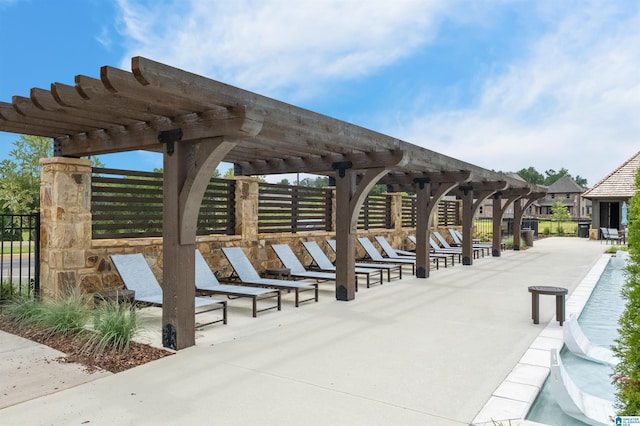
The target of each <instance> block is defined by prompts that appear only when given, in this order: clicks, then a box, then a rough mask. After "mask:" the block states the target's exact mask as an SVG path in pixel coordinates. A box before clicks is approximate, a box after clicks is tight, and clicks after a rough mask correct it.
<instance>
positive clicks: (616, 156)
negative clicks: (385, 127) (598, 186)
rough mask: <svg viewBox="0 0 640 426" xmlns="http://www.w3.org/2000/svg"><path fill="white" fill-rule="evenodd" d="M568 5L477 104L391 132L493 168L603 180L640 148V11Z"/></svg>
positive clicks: (416, 119) (629, 5) (631, 5)
mask: <svg viewBox="0 0 640 426" xmlns="http://www.w3.org/2000/svg"><path fill="white" fill-rule="evenodd" d="M567 3H569V2H567ZM567 3H565V4H564V6H566V7H565V8H564V10H558V9H555V10H553V12H554V13H548V18H549V19H551V21H549V22H547V24H548V25H549V28H550V29H549V31H548V33H547V34H545V35H543V36H541V37H539V38H538V39H536V40H532V41H531V43H530V45H528V46H523V48H524V49H525V50H526V51H527V52H528V54H527V55H526V56H525V58H524V59H521V60H520V61H518V62H514V63H512V64H511V65H510V67H509V69H508V71H507V72H505V73H503V74H501V75H496V76H494V77H492V78H490V79H487V80H486V81H485V82H484V85H483V87H482V89H481V93H480V97H479V101H478V102H477V104H476V105H474V106H471V107H469V108H466V109H462V110H457V111H444V112H439V113H437V114H430V115H426V116H415V117H414V119H413V120H412V121H411V123H410V124H408V125H407V126H404V127H403V128H402V129H395V130H392V131H393V132H395V133H394V134H400V135H401V137H403V138H404V139H406V140H409V141H412V142H415V143H418V144H420V145H423V146H425V147H428V148H430V149H433V150H435V151H438V152H442V153H444V154H447V155H450V156H453V157H457V158H460V159H462V160H465V161H469V162H471V163H474V164H478V165H480V166H483V167H487V168H493V169H498V170H505V171H508V170H509V171H517V170H519V169H521V168H526V167H529V166H534V167H536V168H537V169H538V171H539V172H544V171H545V170H547V169H550V168H553V169H556V170H559V169H560V168H562V167H564V168H567V169H568V170H569V172H570V173H572V174H573V175H580V176H582V177H586V178H587V179H588V181H589V184H590V185H593V184H595V183H597V182H598V181H599V180H600V179H602V178H604V177H605V176H606V175H607V174H608V173H610V172H611V171H613V170H614V168H615V167H617V166H619V165H620V164H622V162H624V161H626V160H627V159H628V158H629V157H631V155H633V154H634V153H635V152H637V151H638V150H640V143H639V142H640V120H638V116H639V114H640V79H639V78H638V69H640V31H639V30H638V29H639V28H640V10H639V7H638V6H637V5H635V2H629V3H627V7H626V8H624V9H616V7H615V6H612V5H613V4H614V3H611V2H590V3H584V2H578V3H577V4H576V3H573V4H571V3H570V4H567ZM580 5H583V6H584V7H579V6H580ZM543 12H551V11H548V10H547V11H543Z"/></svg>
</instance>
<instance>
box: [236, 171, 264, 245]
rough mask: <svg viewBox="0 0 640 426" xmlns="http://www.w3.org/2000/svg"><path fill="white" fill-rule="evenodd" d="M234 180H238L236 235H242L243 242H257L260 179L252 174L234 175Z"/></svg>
mask: <svg viewBox="0 0 640 426" xmlns="http://www.w3.org/2000/svg"><path fill="white" fill-rule="evenodd" d="M233 180H235V181H236V235H240V236H242V241H243V242H252V243H253V242H256V241H258V194H259V191H258V183H259V180H258V179H257V178H254V177H250V176H234V177H233ZM247 245H251V244H247Z"/></svg>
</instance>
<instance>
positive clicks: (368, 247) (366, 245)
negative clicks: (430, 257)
mask: <svg viewBox="0 0 640 426" xmlns="http://www.w3.org/2000/svg"><path fill="white" fill-rule="evenodd" d="M358 242H359V243H360V245H361V246H362V248H363V249H364V251H365V253H366V254H367V255H366V258H367V259H369V260H371V261H372V262H381V263H395V264H398V265H411V273H412V274H413V275H415V274H416V260H415V259H409V258H405V259H399V258H390V257H384V256H382V255H381V254H380V252H379V251H378V249H376V247H375V246H374V245H373V243H372V242H371V240H369V239H368V238H366V237H360V238H358ZM437 268H438V264H437V263H436V269H437Z"/></svg>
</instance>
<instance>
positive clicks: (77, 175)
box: [40, 157, 415, 297]
mask: <svg viewBox="0 0 640 426" xmlns="http://www.w3.org/2000/svg"><path fill="white" fill-rule="evenodd" d="M41 165H42V180H41V182H42V183H41V188H40V193H41V217H42V220H41V244H42V246H41V275H40V282H41V288H42V294H43V296H44V297H49V296H52V295H55V294H57V293H58V292H60V291H64V290H68V289H70V288H76V287H77V288H81V289H82V290H85V291H87V292H94V291H98V290H103V289H107V288H119V287H122V285H123V284H122V280H121V279H120V276H119V275H118V273H117V271H116V270H115V268H114V266H113V264H112V263H111V261H110V259H109V256H110V255H112V254H123V253H142V254H143V255H144V256H145V258H146V259H147V261H148V262H149V264H150V266H151V268H152V270H153V271H154V274H155V275H156V277H157V278H158V281H159V282H160V283H162V238H126V239H109V240H92V238H91V236H92V232H91V162H90V161H88V160H81V159H73V158H64V157H55V158H47V159H42V160H41ZM235 179H236V180H237V181H238V184H237V185H236V235H233V236H226V235H212V236H202V237H198V238H197V246H198V249H199V250H200V251H201V252H202V254H203V256H204V257H205V259H207V260H208V262H209V265H210V266H211V267H212V269H213V270H214V271H215V272H216V274H217V275H218V276H219V277H226V276H229V275H230V274H231V267H230V266H229V265H228V263H227V261H226V259H225V257H224V255H223V254H222V252H221V250H220V249H221V248H222V247H227V246H240V247H244V248H245V253H246V254H247V255H248V257H249V258H250V259H251V260H252V262H253V264H254V266H255V268H256V269H257V270H258V271H259V272H260V271H264V269H266V268H270V267H279V266H280V262H279V260H278V258H277V257H276V255H275V253H274V251H273V250H272V249H271V248H270V246H271V245H272V244H279V243H286V244H289V245H290V246H291V247H292V248H293V250H294V251H295V252H296V254H297V255H298V257H299V258H301V260H302V261H303V263H304V264H309V263H310V262H311V258H310V256H309V255H308V254H307V253H306V250H305V249H304V247H303V246H302V241H309V240H315V241H317V242H318V243H319V244H320V245H321V247H324V248H325V252H326V253H327V254H328V255H329V257H330V258H333V254H332V252H331V250H330V249H328V248H327V247H325V243H324V241H325V240H327V239H331V238H335V233H334V232H326V231H310V232H300V233H297V234H290V233H264V234H259V233H258V180H257V179H255V178H251V177H244V176H240V177H235ZM391 196H392V222H393V229H376V230H371V231H359V232H358V234H359V236H373V235H384V236H385V237H386V238H388V239H389V241H390V242H392V244H394V246H398V247H406V245H407V244H410V242H408V240H407V238H406V237H407V235H409V234H410V233H411V232H415V229H413V228H406V229H405V228H402V197H401V194H391ZM334 198H335V197H334ZM334 212H335V208H334ZM335 220H336V219H335V214H334V217H333V226H332V228H333V229H335ZM356 247H357V250H359V251H358V253H356V256H358V257H361V256H363V255H364V252H363V251H361V250H362V249H361V248H360V247H359V245H357V244H356Z"/></svg>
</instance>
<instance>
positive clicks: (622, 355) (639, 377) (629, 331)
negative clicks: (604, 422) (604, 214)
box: [613, 172, 640, 416]
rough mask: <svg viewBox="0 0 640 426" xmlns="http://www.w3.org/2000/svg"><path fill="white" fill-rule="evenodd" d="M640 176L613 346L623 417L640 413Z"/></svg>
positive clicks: (618, 403) (631, 213) (632, 208)
mask: <svg viewBox="0 0 640 426" xmlns="http://www.w3.org/2000/svg"><path fill="white" fill-rule="evenodd" d="M638 189H640V172H639V173H638V174H636V193H635V195H634V196H633V197H632V198H631V200H630V202H629V238H628V248H629V263H628V265H627V269H626V272H627V278H626V282H625V284H624V287H623V289H622V295H623V297H624V298H625V299H626V303H627V305H626V307H625V310H624V312H623V313H622V316H621V317H620V320H619V321H618V323H619V328H618V338H617V339H616V342H615V345H614V346H613V352H614V353H615V354H616V356H617V357H618V359H619V360H620V361H619V363H618V364H617V365H616V366H615V367H614V374H613V383H614V385H615V387H616V409H617V413H618V414H619V415H621V416H632V415H637V414H638V413H640V193H638Z"/></svg>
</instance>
